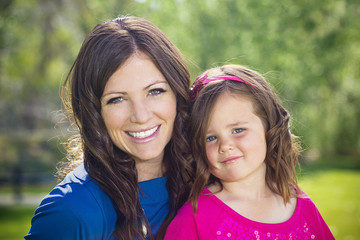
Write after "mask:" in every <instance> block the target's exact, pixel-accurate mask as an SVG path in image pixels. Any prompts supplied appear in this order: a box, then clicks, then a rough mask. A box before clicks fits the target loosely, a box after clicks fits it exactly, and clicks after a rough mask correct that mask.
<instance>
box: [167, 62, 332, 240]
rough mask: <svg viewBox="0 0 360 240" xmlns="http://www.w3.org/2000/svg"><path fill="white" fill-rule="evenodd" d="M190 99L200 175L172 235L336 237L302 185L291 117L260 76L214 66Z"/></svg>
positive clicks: (172, 237)
mask: <svg viewBox="0 0 360 240" xmlns="http://www.w3.org/2000/svg"><path fill="white" fill-rule="evenodd" d="M190 97H191V98H192V100H193V101H194V103H193V108H192V115H191V126H190V139H191V140H192V143H191V145H192V151H193V156H194V159H195V163H196V173H197V174H196V179H195V182H194V184H193V186H192V190H191V194H190V199H191V203H190V202H189V203H186V204H185V205H184V206H183V207H182V208H181V209H180V210H179V212H178V214H177V216H176V217H175V219H174V220H173V221H172V223H171V224H170V226H169V228H168V229H167V234H166V237H165V239H169V240H176V239H182V240H184V239H326V240H329V239H334V236H333V235H332V234H331V232H330V230H329V228H328V226H327V225H326V223H325V221H324V220H323V218H322V217H321V215H320V213H319V211H318V209H317V208H316V206H315V205H314V203H313V202H312V201H311V199H310V198H309V197H308V196H307V195H306V194H305V193H304V192H302V191H301V190H300V188H299V187H298V185H297V179H296V175H295V166H296V165H297V163H298V152H299V147H298V144H297V141H296V137H295V136H293V135H292V134H291V132H290V130H289V119H290V116H289V114H288V112H287V111H286V110H285V109H284V108H283V107H282V106H281V104H280V103H279V101H278V99H277V97H276V95H275V93H274V92H273V90H272V89H271V87H270V85H269V84H268V83H267V82H266V80H265V79H264V78H263V77H262V76H261V75H260V74H258V73H257V72H255V71H252V70H250V69H247V68H245V67H242V66H238V65H225V66H222V67H218V68H213V69H210V70H208V71H206V72H205V74H204V75H203V76H202V77H199V78H198V79H197V80H196V81H195V83H194V85H193V87H192V88H191V91H190Z"/></svg>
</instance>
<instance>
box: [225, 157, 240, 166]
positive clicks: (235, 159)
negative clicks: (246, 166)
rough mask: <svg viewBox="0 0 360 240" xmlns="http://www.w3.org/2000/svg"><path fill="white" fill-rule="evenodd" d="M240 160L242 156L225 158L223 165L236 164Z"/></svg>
mask: <svg viewBox="0 0 360 240" xmlns="http://www.w3.org/2000/svg"><path fill="white" fill-rule="evenodd" d="M239 159H240V156H231V157H227V158H225V159H224V160H223V161H222V162H221V163H223V164H231V163H234V162H236V161H237V160H239Z"/></svg>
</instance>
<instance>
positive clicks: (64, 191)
mask: <svg viewBox="0 0 360 240" xmlns="http://www.w3.org/2000/svg"><path fill="white" fill-rule="evenodd" d="M51 203H53V204H60V205H62V206H63V207H64V208H67V209H68V210H73V211H74V213H75V214H76V215H78V214H80V215H81V216H83V213H82V212H86V211H88V209H89V208H90V209H92V211H91V212H93V213H96V212H97V211H99V210H101V209H103V208H104V207H106V206H108V205H111V207H112V203H111V200H110V198H109V197H108V195H107V194H106V193H105V192H104V191H102V189H101V188H100V186H99V185H98V184H97V183H96V181H95V180H93V179H92V178H91V177H90V176H89V174H88V173H87V172H86V170H85V168H84V166H83V164H81V165H80V166H78V167H77V168H76V169H74V170H73V171H71V172H70V173H69V174H67V176H66V177H65V178H64V180H63V181H62V182H60V183H59V184H58V185H56V186H55V187H54V188H53V189H52V191H51V192H50V193H49V194H48V195H47V196H45V198H44V199H43V201H42V202H41V204H40V205H44V204H51ZM101 212H102V210H101Z"/></svg>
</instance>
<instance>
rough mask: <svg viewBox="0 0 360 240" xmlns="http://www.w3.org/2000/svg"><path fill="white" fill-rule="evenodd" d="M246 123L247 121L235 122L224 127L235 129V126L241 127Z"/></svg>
mask: <svg viewBox="0 0 360 240" xmlns="http://www.w3.org/2000/svg"><path fill="white" fill-rule="evenodd" d="M248 123H249V122H247V121H237V122H234V123H230V124H228V125H226V127H236V126H237V125H243V124H248Z"/></svg>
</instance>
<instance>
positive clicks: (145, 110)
mask: <svg viewBox="0 0 360 240" xmlns="http://www.w3.org/2000/svg"><path fill="white" fill-rule="evenodd" d="M132 108H133V109H132V114H131V116H130V121H131V122H132V123H146V122H147V121H149V119H150V118H151V116H152V112H151V109H149V107H148V106H147V105H146V103H145V102H144V101H139V102H136V103H133V104H132Z"/></svg>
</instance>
